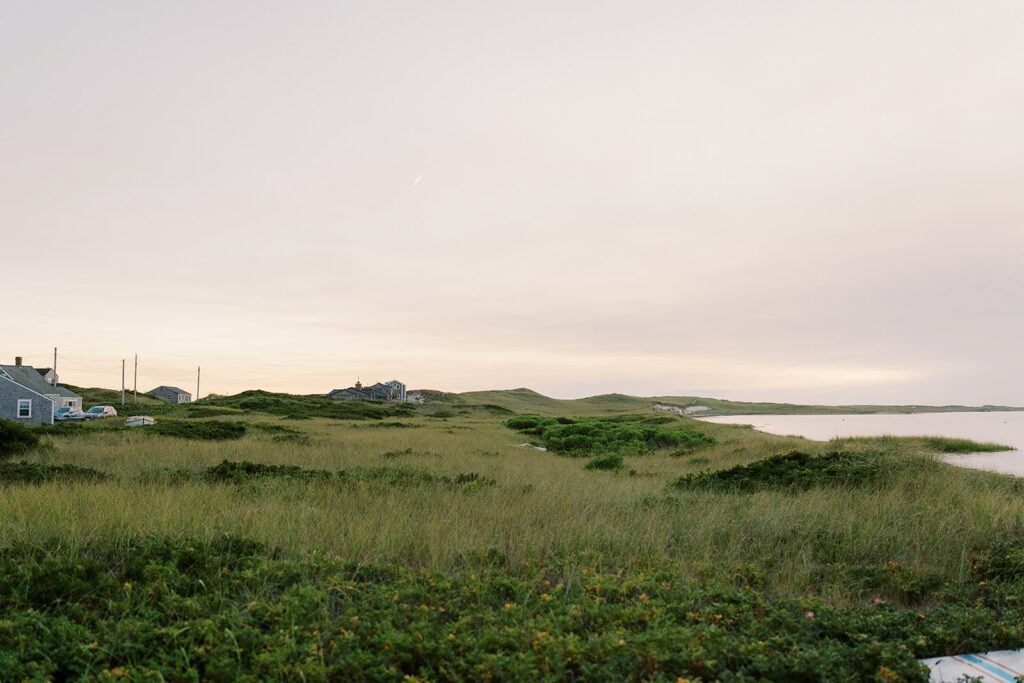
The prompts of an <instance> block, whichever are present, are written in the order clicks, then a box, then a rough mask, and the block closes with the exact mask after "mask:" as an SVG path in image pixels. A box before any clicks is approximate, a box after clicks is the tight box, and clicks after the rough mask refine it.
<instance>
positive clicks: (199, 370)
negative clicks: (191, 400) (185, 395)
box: [196, 367, 203, 401]
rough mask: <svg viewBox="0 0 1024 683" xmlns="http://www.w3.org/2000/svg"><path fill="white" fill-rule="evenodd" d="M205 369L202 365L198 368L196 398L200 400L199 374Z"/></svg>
mask: <svg viewBox="0 0 1024 683" xmlns="http://www.w3.org/2000/svg"><path fill="white" fill-rule="evenodd" d="M202 371H203V368H202V367H198V368H196V400H197V401H198V400H199V374H200V373H201V372H202Z"/></svg>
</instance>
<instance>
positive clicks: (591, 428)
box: [505, 415, 716, 456]
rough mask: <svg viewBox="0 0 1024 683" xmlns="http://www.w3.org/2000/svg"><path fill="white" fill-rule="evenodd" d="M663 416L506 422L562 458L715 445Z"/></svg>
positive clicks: (677, 452)
mask: <svg viewBox="0 0 1024 683" xmlns="http://www.w3.org/2000/svg"><path fill="white" fill-rule="evenodd" d="M666 420H667V421H668V422H671V423H674V424H678V423H677V422H676V421H675V420H674V419H673V418H666V417H664V416H659V417H649V416H643V415H618V416H615V417H592V418H578V419H569V418H549V417H536V416H520V417H514V418H511V419H509V420H507V421H506V422H505V425H506V426H507V427H509V428H511V429H515V430H517V431H520V432H523V433H525V434H530V435H532V436H536V437H539V440H540V442H541V444H542V445H543V446H544V447H545V448H547V449H548V450H549V451H554V452H555V453H560V454H562V455H572V456H585V455H589V454H592V453H621V454H623V455H641V454H644V453H649V452H651V451H653V450H658V449H666V448H672V449H673V451H674V452H673V455H683V454H685V453H691V452H693V451H696V450H700V449H702V448H708V447H711V446H714V445H715V443H716V441H715V438H714V437H712V436H710V435H708V434H704V433H703V432H699V431H697V430H695V429H693V428H690V427H683V426H675V427H663V426H661V425H663V424H666Z"/></svg>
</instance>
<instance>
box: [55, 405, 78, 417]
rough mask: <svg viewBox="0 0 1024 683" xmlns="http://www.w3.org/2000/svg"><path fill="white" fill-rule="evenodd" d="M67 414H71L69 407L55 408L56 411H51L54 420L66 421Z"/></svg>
mask: <svg viewBox="0 0 1024 683" xmlns="http://www.w3.org/2000/svg"><path fill="white" fill-rule="evenodd" d="M75 412H78V411H75ZM69 413H71V406H61V407H60V408H57V410H55V411H53V419H54V420H66V419H68V414H69Z"/></svg>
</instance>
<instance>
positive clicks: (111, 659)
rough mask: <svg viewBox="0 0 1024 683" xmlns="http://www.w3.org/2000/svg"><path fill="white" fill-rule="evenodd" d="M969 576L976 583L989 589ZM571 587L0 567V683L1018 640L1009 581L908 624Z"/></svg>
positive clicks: (32, 560)
mask: <svg viewBox="0 0 1024 683" xmlns="http://www.w3.org/2000/svg"><path fill="white" fill-rule="evenodd" d="M1015 548H1016V550H1015V551H1014V552H1020V547H1019V546H1015ZM1004 554H1005V553H1004ZM980 562H981V564H980V565H978V566H977V569H976V571H977V575H978V576H993V577H995V576H998V577H1001V576H1003V575H1004V573H1002V572H1001V571H996V572H995V573H993V572H992V571H989V570H988V568H987V567H986V566H984V558H982V559H981V561H980ZM578 569H579V570H573V569H570V568H567V565H566V564H565V563H564V562H553V563H551V564H545V565H541V566H535V567H532V568H528V569H525V570H521V571H515V572H513V571H510V570H509V569H507V568H506V567H505V564H504V563H503V561H502V557H501V554H500V553H491V554H488V555H486V556H483V555H481V557H480V558H479V559H478V560H471V561H470V562H469V563H468V564H467V566H465V567H464V568H463V569H459V570H457V571H454V572H453V573H450V574H437V573H431V572H423V571H415V570H410V569H406V568H401V567H397V566H374V565H367V564H365V563H357V562H348V561H345V560H342V559H340V558H327V557H324V556H323V555H309V556H305V557H295V558H293V557H285V556H282V555H279V554H276V553H274V552H271V551H269V550H268V549H266V548H265V547H264V546H262V545H260V544H257V543H255V542H251V541H246V540H243V539H238V538H234V537H223V538H220V539H218V540H214V541H201V540H189V539H170V538H146V539H138V538H136V539H133V538H127V539H121V540H119V541H118V542H117V543H109V544H104V545H90V546H86V547H82V548H76V549H75V550H70V549H68V547H67V546H66V545H64V544H61V543H59V542H55V543H52V544H39V545H33V546H15V547H8V548H5V549H3V550H2V551H0V595H2V596H3V600H0V671H3V672H4V673H3V676H4V678H5V679H9V680H79V679H99V680H108V679H113V678H123V679H125V680H204V681H237V680H284V681H336V680H389V681H391V680H402V679H403V677H404V678H405V679H406V680H412V679H419V680H432V681H443V680H495V681H498V680H574V681H607V680H645V681H647V680H650V681H674V680H676V679H677V678H685V679H689V680H691V681H694V680H698V679H699V680H705V681H710V680H728V681H758V680H769V681H831V680H834V681H843V680H885V681H897V680H899V681H926V680H927V673H926V670H925V669H924V668H923V667H922V666H921V665H920V664H918V663H917V661H916V659H917V658H923V657H929V656H940V655H945V654H952V653H956V652H964V651H975V652H976V651H986V650H994V649H1001V648H1006V647H1018V646H1019V643H1020V642H1021V641H1022V640H1024V621H1022V620H1021V619H1020V614H1019V597H1020V596H1021V595H1022V594H1024V585H1022V584H1021V581H1020V580H1019V578H1016V579H1013V580H1007V581H1000V580H993V581H990V582H988V583H987V584H986V585H985V586H983V587H978V588H976V589H975V590H974V591H973V592H970V591H969V593H970V594H969V595H965V596H963V597H961V598H959V599H951V600H949V601H946V602H943V603H941V604H939V605H938V606H937V607H936V608H935V609H934V610H932V611H930V612H928V613H923V612H920V611H919V610H918V609H917V608H903V607H898V606H895V605H891V604H887V603H884V602H883V603H878V604H870V603H865V604H849V605H847V606H843V607H830V606H827V605H823V604H821V603H819V602H817V601H815V600H813V599H810V598H787V597H780V596H773V595H770V594H767V593H765V592H764V591H759V590H756V589H753V588H751V587H750V586H745V585H736V584H733V583H730V582H727V581H724V580H721V581H719V580H717V579H709V580H708V581H706V582H695V581H689V580H681V579H680V577H679V576H678V574H677V573H675V572H673V571H669V570H659V569H658V568H657V567H644V568H642V569H640V568H638V569H622V570H606V569H599V568H597V567H590V566H584V567H581V568H578Z"/></svg>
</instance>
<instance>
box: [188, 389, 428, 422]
mask: <svg viewBox="0 0 1024 683" xmlns="http://www.w3.org/2000/svg"><path fill="white" fill-rule="evenodd" d="M203 405H204V406H218V407H223V408H234V409H239V410H248V411H255V412H260V413H268V414H270V415H282V416H286V417H289V418H291V419H299V420H301V419H305V418H312V417H327V418H334V419H342V420H380V419H383V418H387V417H405V416H409V415H412V414H414V413H415V412H416V409H415V407H414V406H412V405H411V404H409V403H399V402H391V403H381V402H378V401H346V400H338V399H332V398H327V397H325V396H297V395H293V394H277V393H272V392H269V391H260V390H253V391H243V392H242V393H240V394H235V395H234V396H219V397H214V398H204V399H203ZM193 409H194V408H193Z"/></svg>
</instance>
